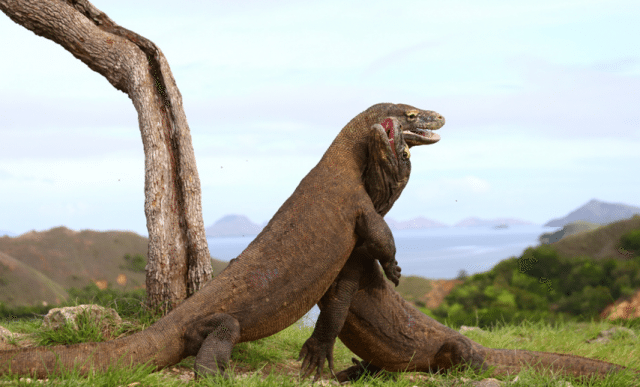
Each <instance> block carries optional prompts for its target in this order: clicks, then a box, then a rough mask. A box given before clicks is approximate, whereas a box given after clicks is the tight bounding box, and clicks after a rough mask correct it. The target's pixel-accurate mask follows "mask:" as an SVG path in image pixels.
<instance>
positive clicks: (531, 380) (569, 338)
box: [0, 320, 640, 387]
mask: <svg viewBox="0 0 640 387" xmlns="http://www.w3.org/2000/svg"><path fill="white" fill-rule="evenodd" d="M149 323H150V321H148V320H145V321H144V322H142V323H139V322H132V323H129V324H125V328H126V329H124V330H111V331H108V334H107V336H101V333H100V329H96V327H91V326H90V325H91V322H90V321H85V322H83V323H82V324H79V325H80V332H78V331H74V332H72V331H65V330H62V331H61V332H60V331H59V332H56V333H46V332H45V331H44V330H43V329H42V328H41V324H40V321H38V320H12V321H7V320H5V321H0V325H2V326H4V327H6V328H8V329H9V330H11V331H12V332H18V333H28V334H35V337H34V336H31V338H30V342H31V343H32V344H34V343H50V344H55V343H74V342H78V341H102V340H108V339H111V338H113V337H117V336H119V335H122V334H131V333H132V332H134V331H136V330H139V329H143V328H144V327H146V326H148V324H149ZM87 324H88V325H87ZM611 326H612V325H611V324H608V323H605V322H591V323H567V324H559V325H557V326H553V327H552V326H549V325H544V324H530V323H525V324H521V325H519V326H498V327H496V328H494V329H491V330H487V331H470V332H468V333H466V334H467V335H468V336H469V337H470V338H471V339H472V340H475V341H477V342H479V343H480V344H482V345H485V346H488V347H494V348H518V349H529V350H537V351H548V352H565V353H572V354H575V355H580V356H586V357H592V358H597V359H601V360H606V361H609V362H612V363H616V364H621V365H624V366H627V367H630V368H632V369H636V370H638V369H640V350H638V344H639V343H638V338H637V337H636V336H634V335H633V334H629V333H624V332H622V333H619V334H617V335H614V337H613V338H612V340H611V342H609V343H605V344H598V343H587V342H586V340H589V339H594V338H596V336H597V335H598V333H599V332H601V331H603V330H606V329H608V328H610V327H611ZM311 332H312V328H310V327H308V326H306V325H304V322H303V321H300V322H298V323H297V324H294V325H293V326H291V327H289V328H287V329H285V330H284V331H282V332H280V333H278V334H276V335H273V336H271V337H267V338H265V339H262V340H258V341H254V342H249V343H241V344H238V345H237V346H236V347H235V348H234V351H233V356H232V362H231V367H230V374H231V375H232V376H231V378H230V379H223V378H220V377H216V378H206V379H201V380H198V381H194V380H193V372H192V366H193V361H194V358H193V357H190V358H187V359H185V360H183V361H182V362H181V363H179V364H177V365H175V366H173V367H168V368H166V369H164V370H162V371H160V372H153V370H152V369H151V367H148V366H139V367H136V368H134V369H112V370H110V371H108V372H105V373H100V374H95V375H89V376H79V375H78V374H77V373H75V372H73V371H69V372H67V373H66V374H64V375H56V376H51V377H50V378H49V379H48V380H46V381H44V382H37V381H32V380H30V379H27V378H24V377H19V376H6V375H5V376H0V386H3V385H12V386H13V385H29V386H33V385H37V384H41V383H43V384H45V385H55V386H131V387H134V386H184V385H190V386H214V385H215V386H250V387H251V386H298V385H311V383H310V380H304V381H302V380H300V379H299V377H298V370H299V367H300V362H297V361H296V359H297V356H298V352H299V350H300V348H301V346H302V344H303V343H304V341H305V340H306V339H307V338H308V337H309V336H310V335H311ZM633 332H635V334H636V335H637V334H638V333H640V330H639V329H636V328H633ZM19 341H20V340H16V341H15V342H19ZM334 357H335V371H336V372H338V371H340V370H343V369H344V368H347V367H349V366H351V360H350V359H351V357H353V354H352V353H351V352H350V351H349V350H348V349H347V348H346V347H345V346H344V345H343V344H342V343H341V342H340V341H338V342H337V344H336V348H335V353H334ZM328 374H329V370H328V367H325V376H324V378H323V380H322V381H321V382H319V383H317V384H316V385H337V382H333V381H331V380H329V378H328V376H327V375H328ZM488 377H489V376H488V375H480V374H476V373H474V372H472V371H465V372H453V373H450V374H448V375H429V374H425V373H411V372H408V373H401V374H393V373H385V374H383V375H381V376H380V377H379V378H377V379H373V378H364V379H362V380H360V381H358V382H355V383H352V385H354V386H382V385H384V386H403V387H404V386H463V385H467V386H472V385H476V384H475V383H478V381H480V380H483V379H485V378H488ZM485 382H487V381H485ZM567 382H569V384H567ZM502 383H503V384H502V385H505V386H507V385H508V386H575V387H577V386H632V385H638V384H637V383H639V382H637V381H634V380H633V377H632V375H630V374H628V375H625V374H617V375H611V376H609V377H608V378H607V379H604V380H598V379H594V380H590V379H586V380H578V379H572V378H567V377H560V376H557V375H555V376H554V375H551V374H549V373H542V374H541V373H539V372H535V371H533V370H525V371H523V372H521V373H520V374H519V375H518V376H517V378H516V377H509V378H507V379H505V380H503V382H502Z"/></svg>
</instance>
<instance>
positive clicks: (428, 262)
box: [207, 226, 559, 325]
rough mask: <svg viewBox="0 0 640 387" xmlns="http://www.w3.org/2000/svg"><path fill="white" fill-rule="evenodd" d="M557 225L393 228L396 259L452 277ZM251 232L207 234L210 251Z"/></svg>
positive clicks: (231, 250) (233, 245)
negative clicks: (221, 234) (221, 236)
mask: <svg viewBox="0 0 640 387" xmlns="http://www.w3.org/2000/svg"><path fill="white" fill-rule="evenodd" d="M558 229H559V227H542V226H511V227H509V228H507V229H494V228H490V227H449V228H432V229H419V230H393V236H394V239H395V242H396V260H397V261H398V264H399V266H400V267H401V268H402V275H405V276H409V275H419V276H422V277H425V278H430V279H436V278H445V279H451V278H455V277H456V276H457V275H458V273H459V271H460V270H465V271H466V272H467V273H468V274H475V273H480V272H483V271H487V270H490V269H491V268H492V267H493V266H494V265H495V264H497V263H498V262H500V261H502V260H504V259H507V258H509V257H512V256H516V257H517V256H520V254H522V252H523V251H524V250H525V249H526V248H527V247H529V246H537V245H538V244H539V243H538V237H539V236H540V235H541V234H543V233H545V232H555V231H557V230H558ZM254 238H255V235H251V236H245V237H234V238H207V241H208V242H209V251H210V253H211V255H212V256H213V257H215V258H217V259H220V260H223V261H229V260H231V259H233V258H235V257H236V256H238V255H239V254H240V253H241V252H242V251H243V250H244V249H245V248H246V247H247V246H248V245H249V243H250V242H251V241H252V240H253V239H254ZM318 313H319V309H318V307H317V306H314V308H313V309H312V310H311V312H309V313H308V314H307V316H305V318H304V319H305V324H306V325H312V323H314V322H315V320H316V319H317V316H318Z"/></svg>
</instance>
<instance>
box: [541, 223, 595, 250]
mask: <svg viewBox="0 0 640 387" xmlns="http://www.w3.org/2000/svg"><path fill="white" fill-rule="evenodd" d="M598 227H600V225H599V224H596V223H590V222H587V221H584V220H576V221H575V222H571V223H568V224H566V225H565V226H564V227H563V228H562V229H560V230H558V231H556V232H547V233H544V234H542V235H540V238H539V240H540V243H542V244H543V245H548V244H551V243H555V242H557V241H559V240H560V239H562V238H564V237H567V236H569V235H573V234H577V233H579V232H583V231H591V230H595V229H597V228H598Z"/></svg>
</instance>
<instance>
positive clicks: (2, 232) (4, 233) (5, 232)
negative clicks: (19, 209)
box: [0, 230, 16, 237]
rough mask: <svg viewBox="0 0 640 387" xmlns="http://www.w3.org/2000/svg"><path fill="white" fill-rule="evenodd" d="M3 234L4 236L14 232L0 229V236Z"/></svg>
mask: <svg viewBox="0 0 640 387" xmlns="http://www.w3.org/2000/svg"><path fill="white" fill-rule="evenodd" d="M5 235H6V236H15V235H16V234H14V233H12V232H10V231H5V230H0V237H3V236H5Z"/></svg>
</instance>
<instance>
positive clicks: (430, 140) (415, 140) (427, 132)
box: [402, 125, 441, 146]
mask: <svg viewBox="0 0 640 387" xmlns="http://www.w3.org/2000/svg"><path fill="white" fill-rule="evenodd" d="M440 127H441V125H440ZM440 127H433V128H426V127H424V128H412V129H411V130H403V131H402V134H403V135H404V141H405V142H406V143H407V145H409V146H417V145H428V144H435V143H436V142H438V141H440V135H439V134H438V133H434V132H433V131H434V130H437V129H440Z"/></svg>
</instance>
